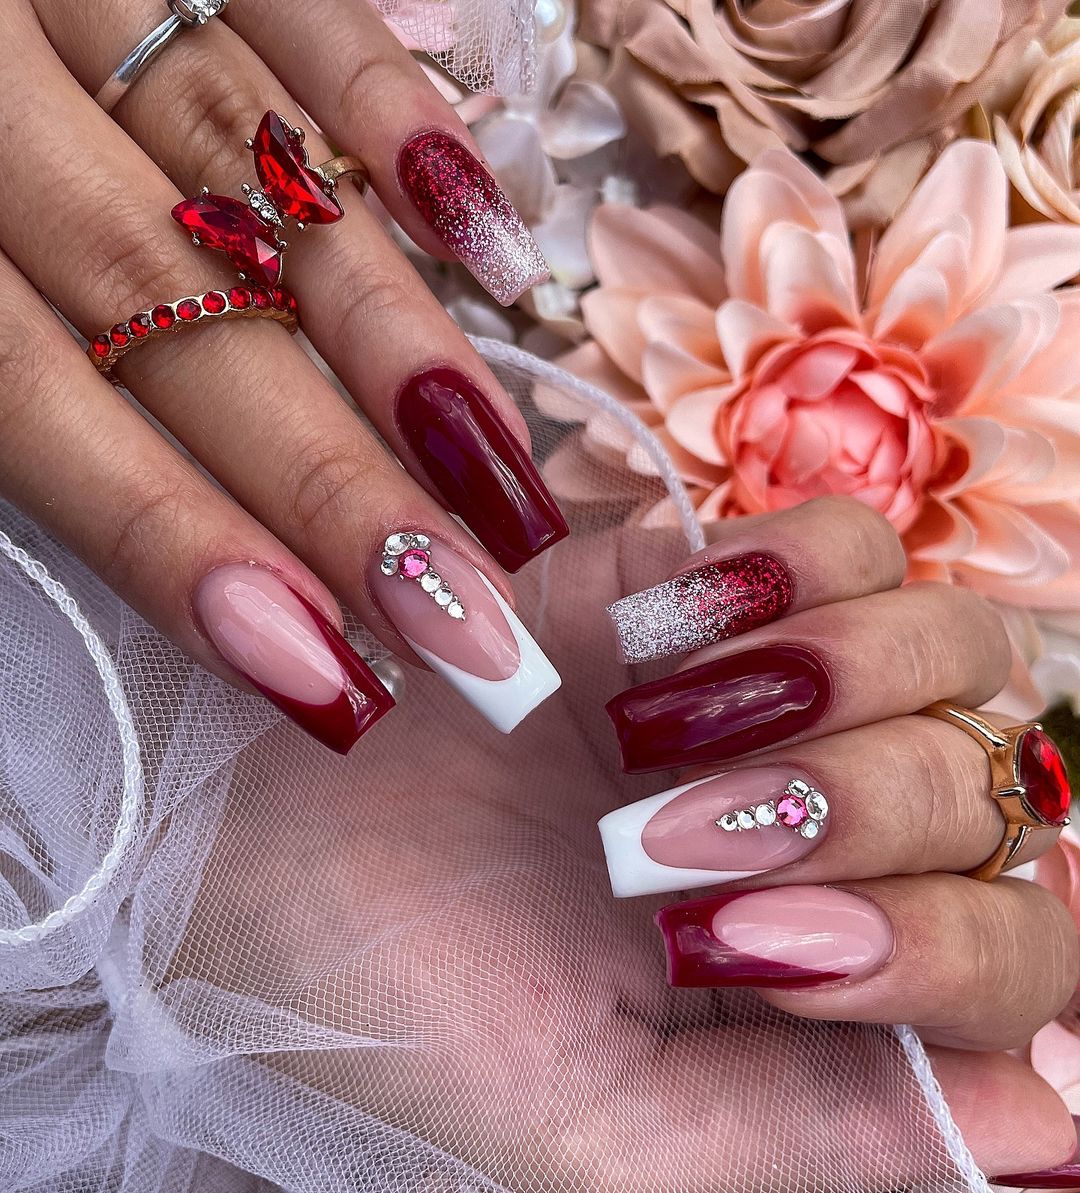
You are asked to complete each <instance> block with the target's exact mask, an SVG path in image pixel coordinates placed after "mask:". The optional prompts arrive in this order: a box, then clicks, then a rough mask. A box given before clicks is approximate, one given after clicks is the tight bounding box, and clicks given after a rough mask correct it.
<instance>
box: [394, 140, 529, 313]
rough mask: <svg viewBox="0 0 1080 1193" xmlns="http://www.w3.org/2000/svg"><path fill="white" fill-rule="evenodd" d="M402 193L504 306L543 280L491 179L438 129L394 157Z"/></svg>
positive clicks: (519, 225)
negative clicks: (396, 161) (396, 158)
mask: <svg viewBox="0 0 1080 1193" xmlns="http://www.w3.org/2000/svg"><path fill="white" fill-rule="evenodd" d="M398 178H399V179H400V181H401V187H402V190H403V191H404V192H405V194H406V196H407V197H408V198H409V199H410V201H411V202H412V204H413V206H414V207H415V208H416V210H417V211H418V212H419V213H420V215H421V216H422V217H423V219H424V220H425V221H426V222H427V223H428V224H429V225H430V227H431V228H432V229H433V230H434V231H435V233H436V234H437V235H438V236H439V238H440V239H441V240H442V242H443V243H444V244H445V245H446V247H447V248H448V249H449V250H450V251H451V252H452V253H454V254H455V255H456V256H457V258H458V259H459V260H460V261H461V263H462V264H463V265H464V266H465V267H466V268H467V269H468V270H469V272H470V273H471V274H472V275H473V277H475V278H476V280H477V281H478V282H479V283H480V285H481V286H483V287H484V289H485V290H487V292H488V293H489V294H490V295H491V296H492V298H494V299H495V300H496V301H498V302H501V303H502V304H503V305H504V306H509V305H510V303H512V302H513V301H514V300H515V299H517V298H519V297H520V296H521V295H522V294H523V293H524V292H525V291H526V290H528V289H529V288H530V287H531V286H535V285H537V284H538V283H539V282H543V281H545V280H546V279H547V278H548V276H549V272H548V267H547V262H546V261H545V260H544V257H543V254H542V253H541V252H540V249H539V248H538V246H537V244H536V241H535V240H533V238H532V235H531V233H530V232H529V229H528V228H526V227H525V224H524V222H523V221H522V218H521V216H520V215H518V213H517V211H516V210H515V209H514V206H513V204H512V203H511V202H510V200H509V199H508V198H507V197H506V195H505V194H504V193H503V191H502V189H501V188H500V187H499V185H498V183H497V182H496V181H495V179H494V178H492V176H491V174H490V173H489V172H488V171H487V170H486V169H485V168H484V166H483V165H481V163H480V161H479V160H478V159H477V158H476V157H474V156H473V154H472V153H470V152H469V150H468V149H466V148H465V146H464V145H462V143H461V142H460V141H458V140H456V139H455V138H454V137H452V136H450V135H449V133H444V132H441V131H440V130H438V129H431V130H429V131H427V132H422V133H417V134H416V136H414V137H411V138H410V139H409V140H408V141H406V142H405V144H404V145H402V147H401V150H400V152H399V153H398Z"/></svg>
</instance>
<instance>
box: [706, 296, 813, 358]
mask: <svg viewBox="0 0 1080 1193" xmlns="http://www.w3.org/2000/svg"><path fill="white" fill-rule="evenodd" d="M716 335H717V338H718V339H719V341H720V347H721V349H722V350H723V353H724V360H725V361H726V363H727V367H728V368H729V369H730V370H731V374H732V376H733V377H738V378H742V377H744V376H745V375H746V374H747V372H749V370H750V369H752V368H753V367H754V365H755V364H757V362H758V359H759V357H760V356H761V354H762V353H763V352H765V351H766V350H767V349H769V348H772V347H774V346H775V345H776V344H780V343H783V342H784V341H785V340H789V339H793V338H795V337H796V336H797V335H798V330H797V329H796V328H795V327H794V326H792V324H790V323H785V322H784V321H783V320H782V319H777V318H776V316H775V315H770V314H769V312H768V311H764V310H762V309H761V307H758V306H754V305H753V304H752V303H749V302H745V301H744V300H743V299H741V298H729V299H728V300H727V302H725V303H724V304H723V305H722V306H721V307H720V309H719V310H718V311H717V312H716Z"/></svg>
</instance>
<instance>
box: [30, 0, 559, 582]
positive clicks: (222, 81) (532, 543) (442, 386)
mask: <svg viewBox="0 0 1080 1193" xmlns="http://www.w3.org/2000/svg"><path fill="white" fill-rule="evenodd" d="M37 3H38V6H39V9H40V11H41V13H42V17H43V19H44V20H45V21H46V25H47V28H48V31H49V35H50V38H51V39H52V41H53V43H54V44H55V45H56V46H57V47H58V49H59V51H60V52H61V54H62V55H63V56H64V57H65V58H66V60H67V61H68V62H69V63H70V64H71V65H72V69H73V70H75V72H76V74H77V75H78V76H79V77H80V78H81V79H82V80H83V82H84V84H85V85H86V86H88V87H93V86H96V85H97V83H98V82H100V79H101V77H103V75H104V73H105V72H106V71H107V70H108V69H110V66H109V65H107V64H111V63H113V62H114V61H115V59H116V57H117V55H121V54H122V53H123V49H122V48H121V47H122V46H123V45H124V44H130V40H131V39H137V37H138V36H140V34H139V32H138V31H139V30H140V29H141V28H142V25H143V23H144V22H145V19H146V17H145V11H144V6H143V5H142V4H141V3H137V2H136V0H112V3H111V6H110V7H111V14H110V15H111V16H112V18H113V19H112V20H109V21H102V20H100V19H99V17H98V15H97V14H95V15H94V17H93V19H92V20H89V19H88V20H87V23H86V24H85V26H84V25H83V24H82V23H81V20H80V21H78V22H73V20H72V18H71V13H70V12H69V11H68V5H67V3H66V0H37ZM292 7H295V6H292ZM300 8H303V6H300ZM373 19H374V18H373ZM383 32H384V33H385V31H383ZM125 38H126V39H128V41H127V42H125ZM320 44H321V43H320ZM268 105H273V106H274V107H275V108H276V109H277V110H279V111H281V112H282V113H284V114H285V116H286V118H287V119H290V120H292V121H294V122H298V121H300V120H301V116H300V113H299V111H298V110H297V109H296V107H295V104H294V102H293V101H292V99H291V98H290V97H289V95H288V94H287V93H286V92H285V91H284V90H283V89H282V87H281V84H280V83H279V82H278V80H277V79H276V78H275V77H274V76H273V74H271V72H270V71H269V70H268V69H267V67H266V66H265V64H264V63H263V62H262V61H260V59H259V58H258V57H257V56H256V55H255V54H254V53H253V52H252V50H251V49H250V47H248V46H247V45H246V44H245V43H244V42H243V41H242V40H241V38H240V37H239V36H237V35H236V34H234V33H233V32H232V31H231V30H229V29H228V28H227V27H226V26H224V25H223V24H222V23H221V22H219V21H214V22H211V24H210V25H208V26H207V27H206V28H205V29H201V30H199V31H197V33H195V34H191V35H189V36H185V37H183V38H181V39H179V40H178V41H177V42H175V43H174V44H173V45H172V46H170V47H169V51H168V53H167V54H165V55H164V56H163V57H162V58H161V59H159V60H158V61H157V62H155V63H154V65H153V69H152V70H150V71H148V72H147V74H146V75H145V76H144V77H143V78H141V79H140V80H139V83H138V87H137V88H136V89H135V90H133V92H132V93H131V94H130V95H129V96H128V97H126V98H125V100H124V103H123V104H121V105H120V107H119V108H118V109H117V112H116V115H117V118H118V119H119V120H121V122H122V123H123V124H124V126H125V128H127V130H128V131H129V132H130V133H131V135H132V136H133V137H134V138H135V140H137V141H138V142H139V143H140V144H141V145H142V146H143V148H144V149H145V150H146V151H147V153H148V154H149V155H150V156H151V157H152V158H153V159H154V160H155V161H158V162H160V163H162V164H163V165H164V167H165V169H166V171H167V172H168V174H169V175H170V177H172V178H173V179H174V180H175V181H176V182H177V183H178V185H180V186H181V187H182V188H183V189H184V190H185V191H186V192H187V193H188V194H195V193H197V191H198V190H200V189H201V188H202V187H204V186H208V187H210V188H211V190H214V191H218V192H224V193H226V194H228V193H235V191H236V190H237V189H238V188H239V185H240V183H241V182H243V181H244V180H247V179H250V178H251V177H252V174H253V162H252V156H251V153H250V152H249V151H248V150H247V149H246V148H245V145H244V142H245V139H246V138H248V137H250V136H251V135H252V134H253V133H254V131H255V129H256V127H257V126H258V125H259V123H260V121H261V120H262V118H263V116H264V114H265V112H266V108H267V106H268ZM162 110H167V111H168V112H169V119H168V120H167V121H163V120H161V119H160V114H161V111H162ZM308 149H309V151H310V154H311V157H312V161H313V162H318V161H321V160H324V159H325V158H327V157H329V156H330V150H329V148H328V147H326V146H325V145H324V144H323V143H322V142H321V141H320V139H319V138H318V137H309V143H308ZM338 194H339V198H340V199H341V201H342V204H343V206H344V207H345V208H346V210H347V212H348V214H347V217H346V218H345V219H344V220H342V221H341V222H340V223H337V224H335V225H333V226H330V227H322V228H318V229H313V230H311V231H310V232H309V233H307V234H305V235H303V236H297V235H293V234H292V233H291V232H290V237H291V239H292V241H293V243H292V244H291V245H290V248H289V252H288V262H289V263H288V270H289V285H290V288H291V289H292V290H293V291H294V292H295V293H296V295H297V297H298V299H299V300H300V304H301V309H302V311H303V318H304V328H305V331H306V332H307V333H308V335H309V336H310V338H311V339H312V341H313V342H314V343H315V345H316V347H317V348H318V349H319V351H320V353H321V354H322V355H323V357H324V358H325V359H326V360H327V362H328V363H329V364H330V365H331V367H332V368H333V369H334V371H335V373H336V374H337V376H338V377H340V378H341V380H342V381H343V382H344V383H345V385H346V387H347V388H348V390H349V392H350V394H351V395H352V396H353V397H354V398H355V399H356V401H357V402H358V404H359V405H360V406H361V407H362V409H363V410H364V412H365V413H366V414H367V415H368V417H369V418H370V419H371V421H372V423H373V424H374V425H375V427H376V428H377V430H378V431H379V433H380V435H382V437H383V438H384V439H385V440H386V442H387V443H388V444H389V445H390V446H391V448H392V449H393V450H394V451H395V452H396V453H397V455H398V456H399V458H400V459H401V460H402V462H404V463H405V465H406V467H407V468H408V469H409V470H410V472H411V473H412V474H413V476H414V477H415V478H416V479H417V480H419V481H420V483H421V484H423V485H424V486H425V488H427V490H428V491H429V492H431V493H433V494H435V495H436V496H437V497H438V498H439V499H440V500H441V501H442V502H443V503H444V504H445V505H446V506H447V507H448V508H449V509H451V510H452V511H453V512H454V513H456V514H458V515H459V516H460V517H461V518H462V520H463V521H465V523H466V524H467V525H468V526H469V528H470V529H471V530H472V531H473V533H474V534H475V535H476V536H477V537H478V538H479V539H480V541H481V542H482V543H483V544H484V546H485V547H486V548H487V549H488V550H489V551H490V552H491V554H492V555H493V557H494V558H495V559H496V560H497V562H498V563H499V564H500V565H501V566H502V567H504V568H506V569H507V570H509V571H517V570H518V569H519V568H520V567H522V566H523V565H524V564H525V563H527V562H528V561H529V560H531V559H533V558H535V556H536V555H538V554H539V553H541V552H542V551H544V550H546V549H547V548H548V547H550V546H551V545H552V544H554V543H556V542H558V541H559V540H560V539H562V538H563V537H565V535H566V534H567V533H568V527H567V525H566V521H565V519H564V518H563V516H562V514H561V513H560V512H559V509H558V506H557V505H556V503H555V501H554V500H553V498H552V497H551V494H550V493H549V492H548V490H547V488H546V486H545V485H544V483H543V481H542V480H541V478H540V475H539V473H538V472H537V470H536V468H535V466H534V465H533V463H532V460H531V457H530V455H529V439H528V432H527V431H526V429H525V425H524V420H523V419H522V417H521V415H520V413H519V412H518V410H517V408H516V407H515V406H514V404H513V403H512V402H511V400H510V398H509V397H508V396H507V394H506V393H505V392H504V391H503V389H502V387H501V386H500V385H499V384H498V383H497V381H496V380H495V378H494V377H493V376H492V374H491V372H490V371H489V370H488V369H487V368H486V366H485V365H484V364H483V362H482V361H481V360H480V358H479V357H478V355H477V354H476V352H475V351H474V350H473V349H472V347H471V346H470V345H469V343H468V342H467V340H466V339H465V338H464V336H463V335H462V334H461V332H460V330H459V329H458V328H457V326H456V325H455V324H454V323H453V321H452V320H451V319H450V318H449V317H448V315H447V314H446V312H445V311H444V310H443V309H442V307H441V306H440V305H439V303H438V302H437V301H436V300H435V298H434V296H433V295H432V294H431V292H430V291H429V290H428V288H427V287H426V286H425V285H424V284H423V282H422V281H421V279H420V278H419V277H418V275H417V274H416V273H415V271H414V270H413V269H412V268H411V267H410V266H409V264H408V262H407V261H406V260H405V258H404V257H403V256H402V255H401V254H400V252H399V251H398V249H397V248H396V246H395V245H394V244H393V243H392V241H391V239H390V237H389V236H388V235H387V233H386V232H385V230H384V229H383V228H382V227H381V226H380V225H379V223H378V221H377V220H376V219H375V218H374V216H373V215H372V214H371V212H370V211H369V210H368V209H367V208H366V207H365V205H364V204H363V203H361V202H359V201H358V199H357V197H356V196H355V195H353V194H350V193H349V188H348V187H341V188H339V191H338ZM328 279H333V284H328Z"/></svg>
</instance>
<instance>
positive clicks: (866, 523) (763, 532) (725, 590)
mask: <svg viewBox="0 0 1080 1193" xmlns="http://www.w3.org/2000/svg"><path fill="white" fill-rule="evenodd" d="M714 534H715V537H714V539H713V542H712V543H711V544H710V545H709V546H708V547H706V548H705V550H704V551H699V552H698V553H697V554H696V555H693V556H691V557H690V559H689V560H687V562H686V563H685V564H684V565H683V566H682V567H680V568H679V571H678V572H677V573H676V575H675V576H674V577H673V578H672V579H670V580H666V581H664V582H663V583H661V584H657V585H655V586H654V587H652V588H647V589H645V590H644V591H642V592H637V593H634V594H633V595H631V596H627V597H623V598H622V600H619V601H616V602H615V603H614V604H613V605H611V606H609V608H608V613H609V614H610V615H611V619H612V621H613V623H614V625H615V630H616V633H617V634H618V637H619V645H620V647H621V650H622V655H623V658H624V660H625V661H626V662H628V663H639V662H645V661H647V660H649V659H658V658H663V657H664V656H666V655H674V654H682V653H685V652H686V651H691V650H698V649H700V648H701V647H704V646H707V645H709V644H710V643H712V642H720V641H723V640H725V639H727V638H733V637H735V636H736V635H738V634H743V633H746V632H747V631H748V630H752V629H756V628H757V627H758V626H762V625H768V624H769V623H770V622H773V621H776V620H777V619H779V618H781V617H783V616H785V615H786V614H788V613H798V612H800V611H801V610H804V609H814V608H816V607H817V606H818V605H827V604H831V603H833V602H835V601H845V600H849V599H851V598H853V597H860V596H866V595H868V594H869V593H874V592H882V591H884V590H886V589H889V588H895V587H896V586H897V585H898V584H900V582H901V581H902V580H903V578H904V572H905V570H906V567H907V560H906V557H905V554H904V548H903V545H902V544H901V542H900V539H899V537H898V536H897V534H896V531H895V530H894V529H893V528H892V526H891V525H890V524H889V522H888V521H887V520H886V519H885V518H883V517H882V516H881V515H880V514H879V513H877V512H876V511H875V510H872V509H871V508H870V507H869V506H867V505H865V504H863V503H862V502H861V501H855V500H853V499H851V498H847V497H825V498H820V499H818V500H817V501H810V502H807V503H806V504H804V505H798V506H795V507H794V508H793V509H788V510H782V511H780V512H779V513H775V514H758V515H755V516H754V517H750V518H732V519H729V520H728V521H725V522H721V523H718V524H717V525H716V526H715V528H714Z"/></svg>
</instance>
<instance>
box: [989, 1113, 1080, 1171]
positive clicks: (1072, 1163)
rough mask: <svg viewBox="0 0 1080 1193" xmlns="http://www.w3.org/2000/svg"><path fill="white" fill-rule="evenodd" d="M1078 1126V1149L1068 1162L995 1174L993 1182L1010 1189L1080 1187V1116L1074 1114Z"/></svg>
mask: <svg viewBox="0 0 1080 1193" xmlns="http://www.w3.org/2000/svg"><path fill="white" fill-rule="evenodd" d="M1073 1126H1074V1127H1075V1128H1076V1151H1075V1152H1074V1153H1073V1157H1072V1159H1071V1160H1069V1161H1068V1163H1066V1164H1060V1165H1058V1167H1057V1168H1044V1169H1042V1170H1041V1171H1039V1172H1013V1173H1009V1174H1008V1175H1006V1176H995V1177H994V1178H993V1179H992V1184H995V1185H1005V1186H1006V1187H1007V1188H1009V1189H1080V1116H1078V1115H1075V1114H1074V1115H1073Z"/></svg>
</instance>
